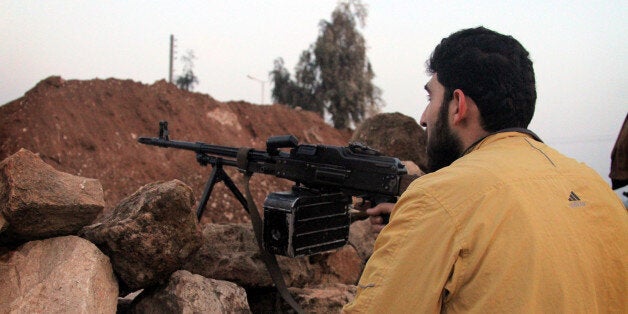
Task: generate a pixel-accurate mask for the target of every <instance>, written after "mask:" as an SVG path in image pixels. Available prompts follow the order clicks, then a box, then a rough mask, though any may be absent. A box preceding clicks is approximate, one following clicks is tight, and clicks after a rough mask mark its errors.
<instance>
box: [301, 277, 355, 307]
mask: <svg viewBox="0 0 628 314" xmlns="http://www.w3.org/2000/svg"><path fill="white" fill-rule="evenodd" d="M356 291H357V289H356V286H353V285H343V284H334V285H324V286H319V287H313V288H292V289H290V292H291V293H292V294H293V295H294V298H295V300H296V301H297V303H299V305H300V306H301V308H302V309H303V310H304V311H305V312H307V313H340V311H341V310H342V307H343V306H345V304H347V303H349V302H351V301H352V300H353V298H354V297H355V294H356Z"/></svg>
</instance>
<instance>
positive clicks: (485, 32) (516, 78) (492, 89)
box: [427, 27, 536, 132]
mask: <svg viewBox="0 0 628 314" xmlns="http://www.w3.org/2000/svg"><path fill="white" fill-rule="evenodd" d="M427 69H428V70H427V71H428V72H429V73H430V74H437V78H438V81H439V82H440V83H441V84H442V85H443V86H444V87H445V101H446V102H449V101H450V100H451V99H452V97H453V91H454V90H455V89H460V90H462V91H463V92H464V93H465V95H466V96H468V97H471V99H473V100H474V101H475V103H476V104H477V106H478V108H479V110H480V114H481V116H482V127H483V128H484V129H485V130H486V131H489V132H495V131H499V130H501V129H505V128H512V127H520V128H526V127H527V126H528V124H529V123H530V120H532V116H533V115H534V104H535V102H536V87H535V80H534V69H533V67H532V61H531V60H530V58H529V53H528V51H526V49H525V48H524V47H523V46H522V45H521V44H520V43H519V42H518V41H517V40H516V39H514V38H513V37H511V36H506V35H502V34H499V33H497V32H494V31H492V30H490V29H487V28H484V27H478V28H471V29H464V30H461V31H458V32H456V33H453V34H451V35H450V36H449V37H447V38H444V39H443V40H442V41H441V42H440V44H438V46H436V48H435V49H434V52H432V55H431V56H430V59H429V60H428V61H427Z"/></svg>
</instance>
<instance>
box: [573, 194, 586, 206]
mask: <svg viewBox="0 0 628 314" xmlns="http://www.w3.org/2000/svg"><path fill="white" fill-rule="evenodd" d="M585 205H586V203H585V202H583V201H581V200H580V197H578V195H576V193H574V191H571V193H569V207H571V208H576V207H583V206H585Z"/></svg>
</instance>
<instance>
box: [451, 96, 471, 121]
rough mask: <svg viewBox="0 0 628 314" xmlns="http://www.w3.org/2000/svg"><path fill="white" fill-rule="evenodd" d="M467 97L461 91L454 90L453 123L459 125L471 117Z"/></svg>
mask: <svg viewBox="0 0 628 314" xmlns="http://www.w3.org/2000/svg"><path fill="white" fill-rule="evenodd" d="M467 101H468V100H467V96H465V94H464V92H463V91H462V90H460V89H456V90H454V95H453V102H454V106H455V108H453V110H452V113H453V118H454V120H453V123H454V124H459V123H460V122H462V121H464V120H465V119H466V118H467V117H468V115H469V110H468V109H469V108H468V104H467Z"/></svg>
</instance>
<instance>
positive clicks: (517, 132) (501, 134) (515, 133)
mask: <svg viewBox="0 0 628 314" xmlns="http://www.w3.org/2000/svg"><path fill="white" fill-rule="evenodd" d="M521 136H525V137H530V138H532V139H534V140H535V141H538V142H541V143H543V141H542V140H541V138H540V137H539V136H538V135H536V134H535V133H534V132H532V131H530V130H528V129H524V128H507V129H503V130H499V131H496V132H493V133H489V134H488V135H486V136H484V137H482V138H480V139H479V140H477V141H475V143H473V144H471V146H469V147H468V148H467V149H466V150H465V151H464V152H463V153H462V154H461V155H460V156H461V157H462V156H464V155H466V154H468V153H470V152H472V151H474V150H477V149H479V148H480V147H481V146H483V145H484V144H486V143H491V142H494V141H496V140H499V139H502V138H506V137H521Z"/></svg>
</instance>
